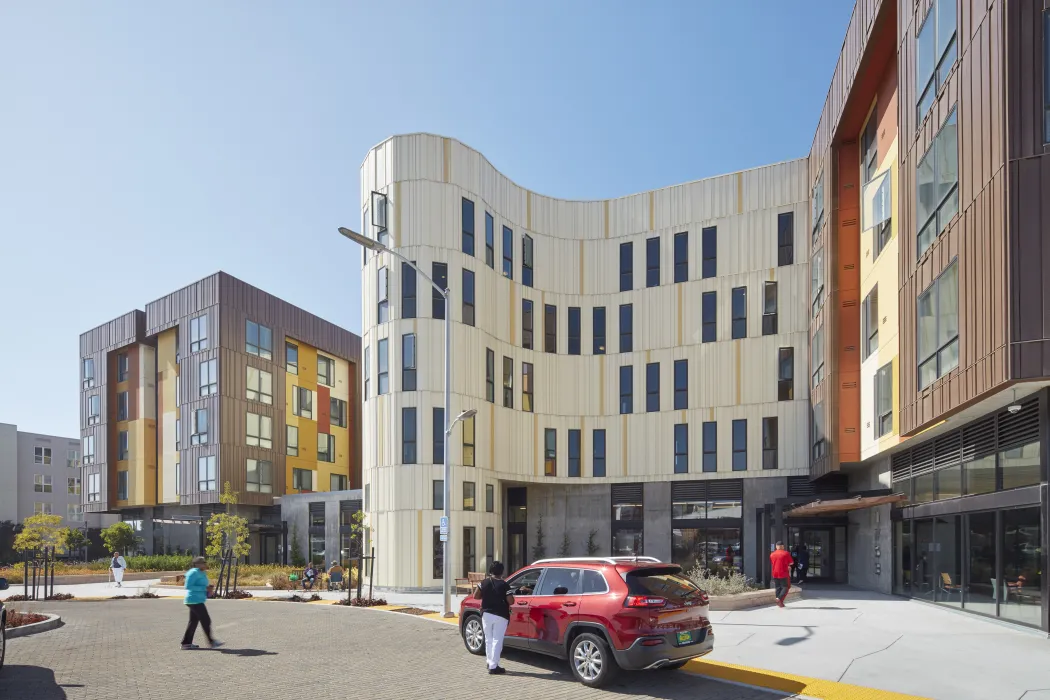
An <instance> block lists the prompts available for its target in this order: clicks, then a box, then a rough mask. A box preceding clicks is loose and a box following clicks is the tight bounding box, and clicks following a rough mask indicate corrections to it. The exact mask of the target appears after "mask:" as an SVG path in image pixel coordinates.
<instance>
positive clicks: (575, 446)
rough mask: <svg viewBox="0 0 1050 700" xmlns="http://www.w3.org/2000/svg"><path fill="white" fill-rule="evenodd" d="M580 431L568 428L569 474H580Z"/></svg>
mask: <svg viewBox="0 0 1050 700" xmlns="http://www.w3.org/2000/svg"><path fill="white" fill-rule="evenodd" d="M580 447H581V446H580V431H579V430H571V429H570V430H569V476H580Z"/></svg>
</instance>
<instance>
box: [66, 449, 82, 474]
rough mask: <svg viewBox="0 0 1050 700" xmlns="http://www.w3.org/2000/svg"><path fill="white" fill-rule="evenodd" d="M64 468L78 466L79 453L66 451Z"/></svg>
mask: <svg viewBox="0 0 1050 700" xmlns="http://www.w3.org/2000/svg"><path fill="white" fill-rule="evenodd" d="M66 466H67V467H69V468H70V469H74V468H75V467H79V466H80V453H79V452H77V451H76V450H66Z"/></svg>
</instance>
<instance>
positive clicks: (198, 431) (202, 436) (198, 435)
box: [190, 408, 208, 445]
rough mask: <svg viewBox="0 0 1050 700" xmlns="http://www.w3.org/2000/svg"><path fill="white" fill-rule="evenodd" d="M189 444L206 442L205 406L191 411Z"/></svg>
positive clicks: (206, 412)
mask: <svg viewBox="0 0 1050 700" xmlns="http://www.w3.org/2000/svg"><path fill="white" fill-rule="evenodd" d="M190 444H191V445H206V444H208V409H206V408H198V409H197V410H196V411H194V412H193V432H192V433H191V434H190Z"/></svg>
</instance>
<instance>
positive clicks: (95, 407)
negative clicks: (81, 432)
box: [87, 394, 102, 425]
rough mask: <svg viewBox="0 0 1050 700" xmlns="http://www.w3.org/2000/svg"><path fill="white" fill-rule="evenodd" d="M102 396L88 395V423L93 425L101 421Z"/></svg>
mask: <svg viewBox="0 0 1050 700" xmlns="http://www.w3.org/2000/svg"><path fill="white" fill-rule="evenodd" d="M101 411H102V397H101V396H99V395H98V394H95V395H94V396H89V397H88V419H87V422H88V425H95V424H96V423H99V422H101V421H102V414H101Z"/></svg>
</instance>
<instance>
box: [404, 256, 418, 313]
mask: <svg viewBox="0 0 1050 700" xmlns="http://www.w3.org/2000/svg"><path fill="white" fill-rule="evenodd" d="M415 317H416V271H415V269H414V268H413V267H412V266H411V265H409V264H408V263H406V262H403V263H401V318H415Z"/></svg>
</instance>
